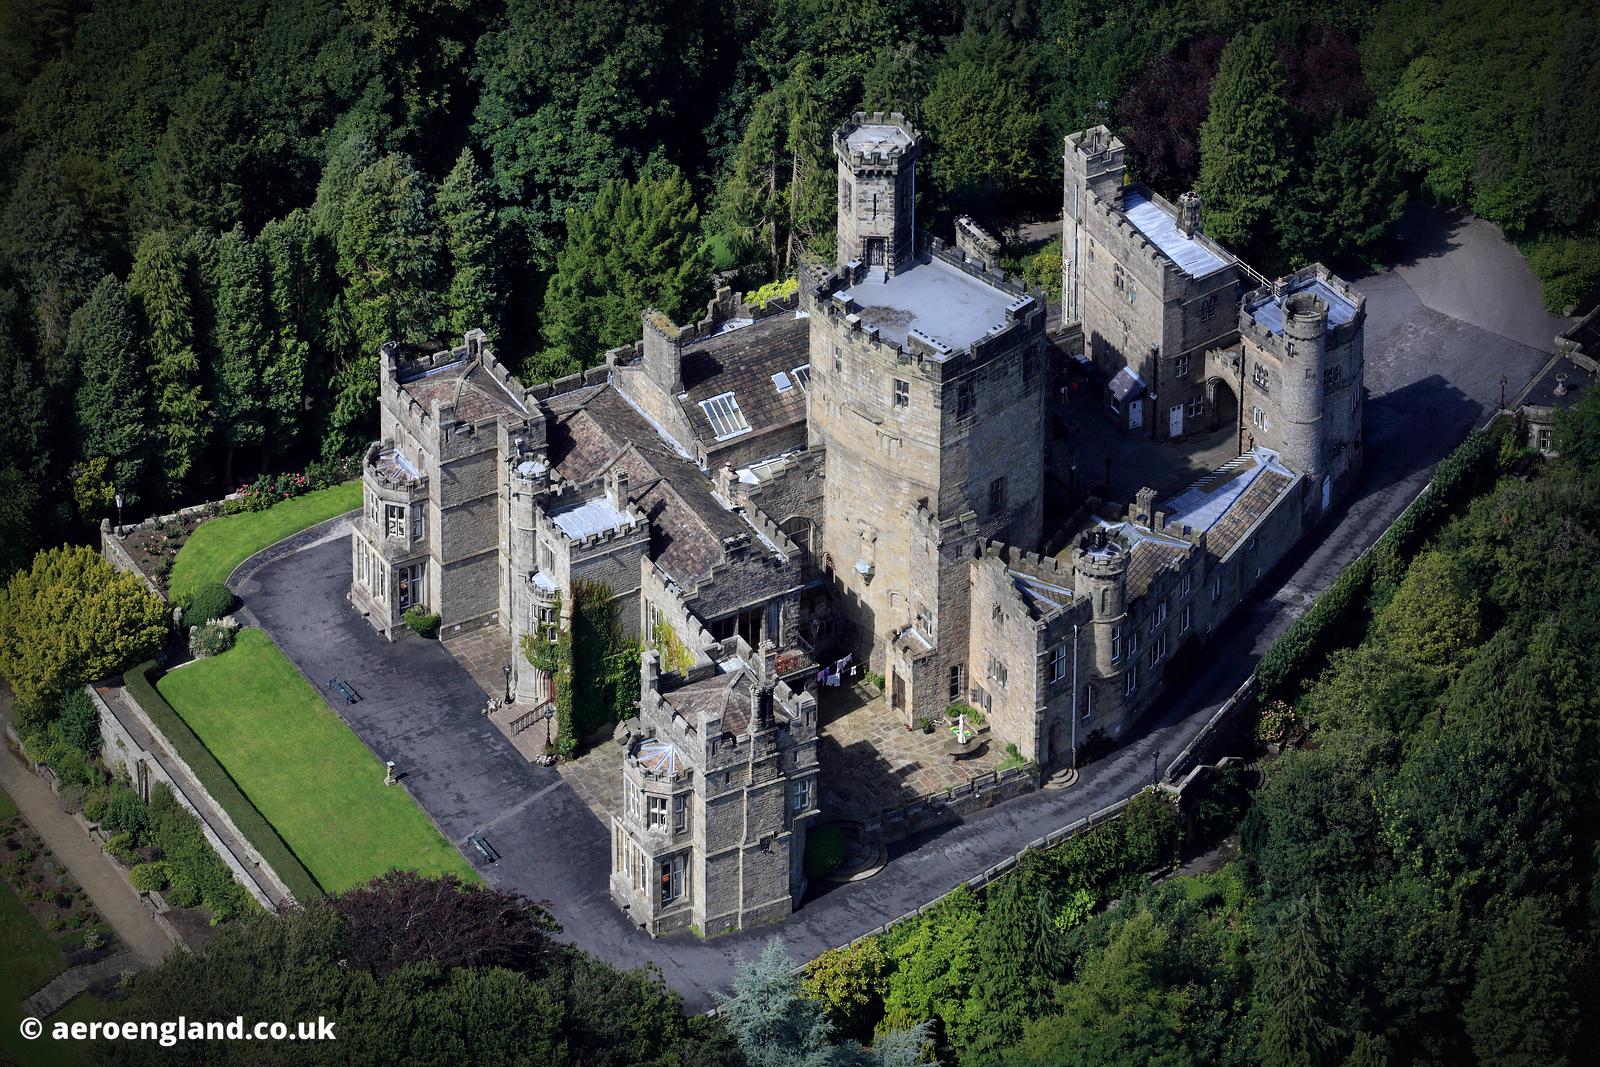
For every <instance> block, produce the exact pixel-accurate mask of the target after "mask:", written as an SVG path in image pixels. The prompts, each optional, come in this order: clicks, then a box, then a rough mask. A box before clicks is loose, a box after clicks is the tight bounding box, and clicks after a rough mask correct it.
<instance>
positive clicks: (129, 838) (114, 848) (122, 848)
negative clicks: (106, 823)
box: [106, 830, 134, 862]
mask: <svg viewBox="0 0 1600 1067" xmlns="http://www.w3.org/2000/svg"><path fill="white" fill-rule="evenodd" d="M133 849H134V840H133V835H132V834H130V833H128V832H127V831H126V830H124V831H122V832H121V833H115V834H112V835H111V836H110V837H109V838H108V839H107V840H106V851H107V852H109V853H111V854H112V855H113V856H115V857H117V859H119V860H123V861H124V862H127V861H130V860H132V859H133Z"/></svg>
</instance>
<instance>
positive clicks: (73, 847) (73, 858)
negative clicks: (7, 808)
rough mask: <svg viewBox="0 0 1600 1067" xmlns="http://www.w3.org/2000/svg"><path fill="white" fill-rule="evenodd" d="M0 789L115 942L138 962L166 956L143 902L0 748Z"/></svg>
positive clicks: (4, 700) (0, 707)
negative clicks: (105, 924)
mask: <svg viewBox="0 0 1600 1067" xmlns="http://www.w3.org/2000/svg"><path fill="white" fill-rule="evenodd" d="M11 714H12V711H11V692H10V690H9V689H4V688H0V722H3V723H4V724H6V725H9V724H10V722H11ZM0 786H3V787H4V788H5V791H6V792H7V793H8V794H10V796H11V799H12V800H14V801H16V804H17V808H18V810H20V811H21V812H22V815H23V818H25V819H27V820H28V824H29V825H30V826H32V827H33V828H34V830H35V831H37V832H38V834H39V836H40V837H41V838H43V839H44V843H45V844H47V845H49V846H50V851H51V852H54V853H55V855H56V858H57V859H59V860H60V861H61V862H62V863H64V864H66V867H67V870H69V871H71V872H72V877H74V878H76V879H77V880H78V884H79V885H81V886H82V887H83V890H84V892H86V893H88V894H89V899H90V900H93V901H94V906H95V908H97V909H98V910H99V912H100V914H101V915H103V916H105V919H106V921H107V922H109V923H110V924H111V928H112V929H113V930H115V931H116V932H117V936H118V937H119V938H121V939H122V943H123V944H124V945H126V946H127V947H128V948H129V949H130V950H131V951H132V952H133V953H134V954H135V955H137V956H138V957H139V959H140V960H142V961H143V962H145V963H147V964H151V965H154V964H157V963H160V962H161V961H162V960H163V959H165V958H166V956H167V953H169V952H171V951H172V947H173V946H172V938H170V937H169V936H167V933H166V931H164V930H162V929H161V927H160V926H159V925H158V924H157V923H156V920H155V917H154V916H153V915H151V914H150V911H149V909H148V908H146V907H145V905H144V902H143V901H141V900H140V899H139V894H137V893H135V892H134V891H133V889H132V888H130V887H129V885H128V883H127V882H125V881H123V879H122V876H121V875H120V874H119V873H117V869H116V867H115V866H113V864H112V860H111V858H110V857H109V856H107V855H106V854H105V853H104V852H103V851H101V849H100V845H99V843H98V842H96V841H95V840H94V838H92V837H90V836H89V834H88V831H86V830H84V828H83V827H82V826H80V825H78V822H77V820H75V819H73V817H72V816H71V815H68V814H67V813H66V812H64V811H62V810H61V804H60V802H59V801H58V800H57V799H56V795H55V794H54V793H52V792H51V791H50V787H49V786H48V785H46V784H45V782H44V779H42V778H40V777H39V776H38V775H37V774H34V773H33V771H32V770H31V769H30V768H29V767H28V765H27V764H26V763H24V762H23V761H22V760H21V759H20V758H19V757H18V756H17V754H16V753H14V752H12V751H11V748H10V746H9V745H6V746H0Z"/></svg>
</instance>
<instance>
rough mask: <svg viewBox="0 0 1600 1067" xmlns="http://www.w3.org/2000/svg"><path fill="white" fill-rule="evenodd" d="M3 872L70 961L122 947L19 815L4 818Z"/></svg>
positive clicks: (0, 827)
mask: <svg viewBox="0 0 1600 1067" xmlns="http://www.w3.org/2000/svg"><path fill="white" fill-rule="evenodd" d="M0 877H4V879H5V882H6V885H8V886H9V887H10V889H11V892H12V893H14V894H15V895H16V897H17V899H18V900H19V901H21V903H22V906H23V907H24V908H25V909H26V910H27V912H28V914H29V915H30V916H31V917H32V919H33V921H34V922H35V923H36V924H38V927H39V929H40V930H43V931H44V932H45V934H46V935H47V936H48V937H49V939H50V941H51V943H52V944H53V945H54V946H55V948H56V949H57V950H58V951H60V953H61V955H62V957H63V962H64V965H65V966H77V965H79V964H82V963H91V962H93V961H95V960H98V959H101V958H103V957H105V956H108V955H111V954H112V953H114V952H116V951H118V946H117V943H116V935H115V934H114V933H113V932H112V930H111V927H110V926H109V925H107V924H106V922H105V921H104V920H103V919H102V918H101V916H100V913H99V912H98V911H96V910H95V906H94V902H93V901H91V900H90V899H89V895H88V894H87V893H85V892H84V891H83V888H82V887H81V886H80V885H78V882H77V880H76V879H75V878H73V877H72V875H71V874H70V873H69V872H68V871H67V869H66V868H65V867H64V866H63V865H62V864H61V863H60V861H58V860H57V859H56V858H55V856H54V855H53V854H52V853H51V851H50V849H49V848H48V847H46V845H45V843H44V841H43V840H42V839H41V838H40V837H39V835H38V834H37V833H36V832H35V831H34V829H33V827H31V826H29V825H28V823H27V821H26V820H24V819H23V818H22V816H20V815H14V816H12V817H11V818H9V819H7V820H5V821H4V822H0ZM27 992H29V993H31V992H33V991H32V990H28V991H27Z"/></svg>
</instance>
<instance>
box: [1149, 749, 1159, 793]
mask: <svg viewBox="0 0 1600 1067" xmlns="http://www.w3.org/2000/svg"><path fill="white" fill-rule="evenodd" d="M1160 782H1161V750H1160V749H1156V750H1155V751H1154V752H1152V753H1151V754H1150V784H1151V785H1158V784H1160Z"/></svg>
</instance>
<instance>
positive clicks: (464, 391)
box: [400, 359, 528, 422]
mask: <svg viewBox="0 0 1600 1067" xmlns="http://www.w3.org/2000/svg"><path fill="white" fill-rule="evenodd" d="M400 388H401V389H402V390H403V391H404V392H405V393H406V394H407V395H408V396H410V397H412V398H413V399H415V400H416V402H417V403H418V404H420V405H422V409H423V410H424V411H432V410H433V403H434V401H436V400H437V401H438V402H439V403H440V404H444V405H447V406H448V405H451V404H453V405H455V409H456V418H458V419H460V420H462V421H463V422H478V421H480V420H482V419H486V418H491V417H494V418H498V417H502V416H504V417H506V418H509V419H512V420H515V421H519V422H520V421H521V420H522V419H525V418H527V417H528V409H527V408H526V407H524V406H523V404H522V402H521V401H520V400H518V399H517V398H516V397H514V396H512V395H511V394H510V393H509V392H507V391H506V388H505V386H503V385H501V384H500V383H499V382H498V381H497V380H496V379H495V377H494V375H492V374H490V373H489V372H488V371H486V370H484V369H483V366H482V365H481V364H480V363H478V362H477V361H476V360H466V359H463V360H458V361H456V362H455V363H447V364H445V365H444V366H442V367H436V368H434V369H433V370H431V371H427V372H426V373H423V374H420V375H417V376H415V377H411V378H402V379H401V380H400Z"/></svg>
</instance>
